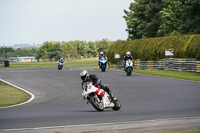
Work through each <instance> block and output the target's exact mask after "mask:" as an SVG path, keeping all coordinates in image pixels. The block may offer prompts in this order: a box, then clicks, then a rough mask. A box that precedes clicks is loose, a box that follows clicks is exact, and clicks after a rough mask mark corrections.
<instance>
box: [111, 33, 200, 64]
mask: <svg viewBox="0 0 200 133" xmlns="http://www.w3.org/2000/svg"><path fill="white" fill-rule="evenodd" d="M171 48H173V49H174V56H173V57H174V58H195V59H196V60H200V34H197V35H179V36H168V37H157V38H147V39H137V40H132V41H120V42H115V43H113V44H112V45H111V46H110V47H109V49H108V50H107V57H108V59H109V61H110V62H112V63H116V62H118V61H119V60H122V59H123V58H124V56H125V54H126V52H127V51H130V52H131V55H132V56H133V59H135V60H136V59H140V60H160V59H163V58H166V56H165V50H166V49H171ZM115 54H119V55H120V59H115Z"/></svg>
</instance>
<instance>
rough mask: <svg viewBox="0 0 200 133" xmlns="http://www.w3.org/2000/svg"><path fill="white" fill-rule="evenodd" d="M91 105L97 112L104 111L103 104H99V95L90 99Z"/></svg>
mask: <svg viewBox="0 0 200 133" xmlns="http://www.w3.org/2000/svg"><path fill="white" fill-rule="evenodd" d="M90 103H91V104H92V106H93V107H94V108H95V109H96V110H97V111H103V110H104V107H103V103H102V102H99V99H98V95H96V94H95V95H93V96H91V97H90Z"/></svg>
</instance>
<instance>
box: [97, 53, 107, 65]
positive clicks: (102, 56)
mask: <svg viewBox="0 0 200 133" xmlns="http://www.w3.org/2000/svg"><path fill="white" fill-rule="evenodd" d="M101 58H106V60H107V57H106V55H105V54H104V52H100V53H99V59H98V65H99V64H100V60H101ZM106 63H107V62H106Z"/></svg>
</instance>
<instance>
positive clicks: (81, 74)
mask: <svg viewBox="0 0 200 133" xmlns="http://www.w3.org/2000/svg"><path fill="white" fill-rule="evenodd" d="M80 76H81V79H82V80H83V81H86V79H87V78H88V76H89V74H88V71H87V70H83V71H82V72H81V73H80Z"/></svg>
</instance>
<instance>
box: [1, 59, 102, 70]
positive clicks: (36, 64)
mask: <svg viewBox="0 0 200 133" xmlns="http://www.w3.org/2000/svg"><path fill="white" fill-rule="evenodd" d="M97 63H98V62H97V58H88V59H78V60H71V61H65V63H64V67H65V66H88V65H97ZM41 67H57V61H54V62H53V61H52V62H24V63H10V67H0V69H5V68H6V69H9V68H41Z"/></svg>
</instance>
